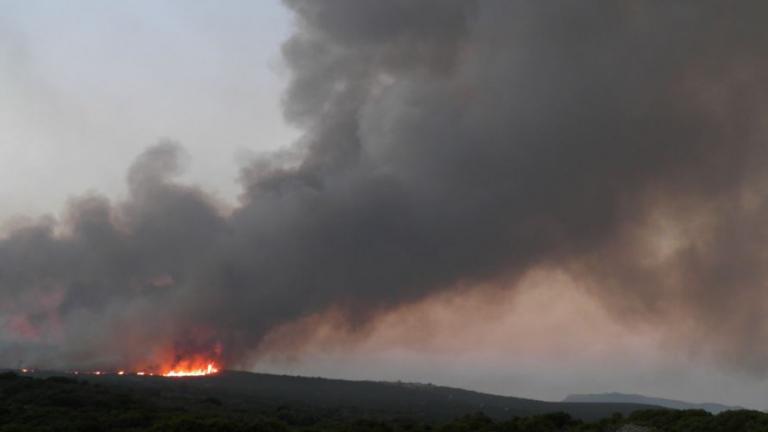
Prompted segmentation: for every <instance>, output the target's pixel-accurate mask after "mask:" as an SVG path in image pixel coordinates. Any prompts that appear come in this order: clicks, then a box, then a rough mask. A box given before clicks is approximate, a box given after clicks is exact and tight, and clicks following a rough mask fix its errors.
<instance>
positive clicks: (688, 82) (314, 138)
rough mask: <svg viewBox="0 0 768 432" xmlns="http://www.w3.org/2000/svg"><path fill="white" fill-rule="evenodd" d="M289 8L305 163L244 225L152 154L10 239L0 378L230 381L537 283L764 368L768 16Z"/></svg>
mask: <svg viewBox="0 0 768 432" xmlns="http://www.w3.org/2000/svg"><path fill="white" fill-rule="evenodd" d="M286 6H287V7H289V8H290V9H291V10H293V11H294V12H295V14H296V18H297V30H296V32H295V34H294V35H293V36H292V37H291V39H290V40H288V41H287V42H286V43H285V45H284V47H283V52H284V57H285V61H286V63H287V65H288V66H289V68H290V71H291V82H290V86H289V89H288V91H287V94H286V96H285V107H284V108H285V115H286V118H287V119H288V120H289V121H290V122H292V123H293V124H295V125H297V126H299V127H300V128H301V129H302V130H303V131H304V133H303V136H302V138H301V139H300V140H299V142H297V143H295V144H294V145H293V146H292V147H291V148H290V150H286V151H284V152H281V153H279V154H274V155H266V156H264V157H261V158H259V159H258V160H254V161H253V163H251V164H250V165H249V166H248V167H247V168H245V169H244V170H243V171H242V173H241V176H240V179H241V183H242V187H243V192H242V195H241V199H240V202H239V203H238V204H237V206H235V207H234V208H230V209H227V208H222V206H220V205H218V204H216V203H215V202H214V200H213V199H212V198H210V197H208V196H206V194H205V193H203V192H202V191H201V190H200V189H198V188H196V187H194V186H189V185H185V184H181V183H179V182H176V181H174V178H175V176H176V175H178V174H179V173H180V172H181V169H182V168H183V165H184V158H183V151H182V150H181V149H180V147H179V146H178V145H176V144H173V143H170V142H163V143H160V144H158V145H155V146H153V147H151V148H149V149H148V150H147V151H146V152H145V153H144V154H142V155H140V156H139V157H138V158H137V159H136V161H135V162H134V163H133V165H132V167H131V168H130V170H129V172H128V175H127V181H128V185H129V188H130V196H129V197H128V199H127V200H125V201H124V202H111V201H110V200H109V199H107V198H106V197H101V196H83V197H80V198H77V199H74V200H73V201H72V204H71V205H70V207H69V209H68V212H67V214H68V216H67V217H66V218H64V220H60V221H53V220H43V221H40V222H38V223H35V224H31V225H28V226H25V227H21V228H17V229H15V230H12V231H10V232H8V233H6V235H5V236H4V237H3V238H2V240H0V296H2V299H3V300H2V302H1V303H0V362H2V363H4V364H15V363H16V362H18V361H19V360H20V359H24V360H25V361H27V362H30V363H34V364H36V365H40V366H45V367H67V366H70V365H86V366H87V365H107V366H110V365H125V364H152V362H156V361H158V360H157V359H158V358H159V357H162V356H163V355H165V354H164V353H165V352H166V351H167V350H168V349H169V346H170V347H172V349H173V350H174V352H175V353H176V354H177V355H178V353H179V352H182V353H183V352H186V351H189V352H190V353H194V352H200V351H215V352H216V353H217V355H220V356H221V357H222V360H223V361H224V363H225V364H227V365H237V364H238V363H242V362H244V361H246V360H247V359H248V358H250V357H252V356H254V355H259V353H260V343H261V342H262V340H263V338H264V336H265V335H266V334H267V333H268V332H269V331H270V330H271V329H274V328H275V327H276V326H279V325H283V324H286V323H290V322H293V321H296V320H298V319H301V318H303V317H306V316H308V315H311V314H316V313H320V312H322V311H325V310H328V309H330V308H333V309H335V310H337V311H339V313H340V314H341V316H343V317H344V319H345V320H347V321H348V323H349V325H350V326H351V327H352V328H354V327H355V326H358V325H362V324H364V323H366V322H368V321H369V320H371V319H372V318H374V317H376V316H377V314H378V313H380V312H382V311H386V310H388V309H390V308H392V307H396V306H399V305H403V304H405V303H408V302H413V301H418V300H422V299H424V298H427V297H429V296H430V295H432V294H434V293H438V292H444V291H445V290H450V289H452V288H455V287H456V286H459V285H462V284H463V285H466V284H473V283H489V282H490V283H492V282H493V281H494V280H498V279H502V278H503V279H504V280H507V281H510V280H511V281H514V280H516V279H517V278H519V277H521V276H522V275H524V274H525V273H526V272H529V271H531V270H533V269H546V268H551V269H558V270H560V271H566V272H568V273H569V274H571V275H573V276H574V277H576V278H578V279H579V280H580V281H582V282H583V283H584V284H585V285H586V286H588V287H589V289H590V292H591V293H592V294H593V295H594V296H595V297H596V298H598V299H599V300H600V301H602V302H604V303H605V304H606V305H607V306H609V308H610V310H612V311H615V313H616V317H617V319H623V320H626V321H627V322H628V323H630V324H631V322H633V320H654V321H656V322H659V323H661V324H662V325H667V326H669V328H670V332H678V333H679V336H680V337H681V340H683V341H684V340H696V341H697V344H698V345H700V346H701V349H702V350H706V351H707V352H708V353H711V354H712V355H713V356H714V358H716V359H717V361H720V362H722V363H723V364H726V365H728V366H730V367H737V368H741V369H744V370H749V371H755V372H763V371H764V369H765V365H766V364H768V361H767V360H768V345H765V344H762V343H756V342H759V341H763V340H766V337H767V336H768V321H767V319H766V316H768V314H766V312H768V304H766V300H768V299H767V298H766V294H765V293H766V290H765V284H766V280H768V279H766V276H768V275H766V273H767V272H768V270H767V269H768V254H766V252H765V250H764V246H765V244H766V237H767V236H768V201H766V189H765V188H766V185H767V184H768V183H767V181H768V176H767V175H766V170H765V166H766V165H765V163H766V162H767V160H766V141H765V139H766V131H765V125H766V122H765V118H766V103H767V102H768V94H767V92H768V87H766V85H765V78H766V76H768V75H767V73H768V63H766V59H765V53H766V52H768V51H767V49H768V29H766V26H765V23H764V17H765V16H766V14H767V13H768V4H766V3H765V2H760V1H748V0H747V1H741V2H738V3H728V4H726V3H723V2H719V1H707V0H703V1H702V0H698V1H682V2H662V1H649V2H641V3H638V2H613V1H599V0H598V1H591V2H588V3H584V2H575V1H549V2H539V1H515V2H509V1H503V0H484V1H465V0H422V1H411V0H389V1H386V2H382V1H379V0H326V1H314V0H304V1H302V0H289V1H286ZM511 285H514V283H512V284H511ZM457 319H460V318H458V317H457ZM676 328H684V330H673V329H676Z"/></svg>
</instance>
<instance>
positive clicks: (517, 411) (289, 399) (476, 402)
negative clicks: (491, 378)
mask: <svg viewBox="0 0 768 432" xmlns="http://www.w3.org/2000/svg"><path fill="white" fill-rule="evenodd" d="M29 375H31V376H35V377H49V376H56V375H61V373H57V372H35V373H34V374H29ZM69 376H70V377H72V375H69ZM77 378H78V379H79V380H86V381H88V382H92V383H99V384H108V385H114V386H121V387H127V388H129V389H132V390H138V391H142V392H144V393H148V394H150V395H155V396H162V398H164V401H163V403H167V401H168V400H173V401H184V400H193V399H204V398H211V397H212V398H216V399H218V400H221V401H222V402H223V403H225V404H226V405H227V406H231V407H240V408H247V407H252V406H255V405H257V406H263V407H269V408H275V407H278V406H280V405H282V404H291V405H302V406H311V407H317V408H322V409H343V410H346V411H348V412H355V413H360V414H364V415H366V416H375V417H377V418H390V417H394V416H398V417H408V418H416V419H422V420H429V421H444V420H449V419H453V418H456V417H458V416H462V415H465V414H470V413H475V412H478V411H482V412H483V413H485V414H487V415H488V416H490V417H492V418H495V419H506V418H510V417H513V416H530V415H537V414H544V413H551V412H564V413H567V414H569V415H570V416H572V417H573V418H576V419H581V420H596V419H600V418H604V417H608V416H611V415H612V414H614V413H621V414H623V415H627V414H629V413H631V412H633V411H637V410H640V409H648V408H653V406H650V405H643V404H627V403H571V402H544V401H539V400H533V399H523V398H515V397H508V396H498V395H491V394H485V393H479V392H474V391H469V390H463V389H458V388H451V387H443V386H435V385H429V384H413V383H392V382H376V381H349V380H339V379H326V378H309V377H299V376H287V375H271V374H261V373H251V372H237V371H225V372H222V373H220V374H217V375H212V376H205V377H188V378H184V379H169V378H163V377H149V376H135V375H124V376H118V375H114V374H106V375H99V376H96V375H82V374H81V375H79V376H78V377H77Z"/></svg>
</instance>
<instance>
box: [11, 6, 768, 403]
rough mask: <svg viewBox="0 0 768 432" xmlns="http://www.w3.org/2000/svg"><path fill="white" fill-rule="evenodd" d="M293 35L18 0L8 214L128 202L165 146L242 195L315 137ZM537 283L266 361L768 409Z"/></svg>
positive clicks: (163, 9)
mask: <svg viewBox="0 0 768 432" xmlns="http://www.w3.org/2000/svg"><path fill="white" fill-rule="evenodd" d="M222 4H225V7H222ZM292 26H293V18H292V15H291V13H290V12H289V11H288V10H287V9H286V8H284V7H283V6H282V5H281V4H280V3H279V2H278V1H271V0H270V1H266V0H264V1H262V0H258V1H253V0H229V1H227V2H221V1H215V0H208V1H205V0H198V1H186V0H163V1H160V0H134V1H123V2H118V1H110V2H105V1H101V0H68V1H63V0H62V1H55V0H48V1H46V0H37V1H29V0H0V222H2V223H9V222H12V221H14V220H15V219H16V218H19V217H32V218H36V217H39V216H42V215H46V214H51V215H57V214H59V212H61V210H62V209H63V208H64V205H65V204H66V202H67V200H68V199H70V198H71V197H73V196H78V195H82V194H85V193H91V192H97V193H102V194H105V195H107V196H109V197H111V198H113V199H117V200H119V199H120V198H121V197H124V195H125V194H126V186H125V173H126V169H127V168H128V166H129V165H130V164H131V162H132V161H133V159H134V157H135V156H136V155H138V154H140V153H141V152H142V151H143V150H144V149H145V148H147V147H148V146H149V145H152V144H154V143H156V142H157V141H158V140H162V139H171V140H175V141H178V142H179V143H181V145H182V146H183V147H184V148H185V149H186V151H187V152H188V153H189V158H188V160H189V169H188V171H187V174H185V177H184V181H188V182H190V183H195V184H198V185H200V186H201V187H203V188H204V189H205V190H206V191H209V192H210V193H212V194H214V195H215V196H217V197H219V198H220V199H221V200H224V201H228V202H234V201H235V200H236V198H237V195H238V193H239V192H240V186H239V184H238V183H237V176H238V170H239V168H240V167H241V166H242V164H244V163H246V162H247V161H248V160H250V158H251V157H252V156H253V155H255V154H258V153H260V152H264V151H269V150H274V149H277V148H280V147H284V146H287V145H289V144H290V143H291V142H293V141H294V140H295V139H296V138H297V137H298V132H297V131H296V130H295V129H293V128H292V127H291V126H289V125H287V124H286V122H285V121H284V119H283V117H282V111H281V100H282V92H283V90H284V88H285V86H286V84H287V79H288V78H287V73H288V72H287V69H286V67H285V66H284V65H283V60H282V58H281V51H280V49H281V43H282V42H283V41H284V40H285V39H286V38H287V37H288V36H289V35H290V34H291V31H292ZM530 284H531V285H537V284H538V285H540V287H539V288H541V286H543V287H544V288H541V289H538V290H523V293H522V294H521V295H512V294H509V295H506V294H505V295H504V296H503V301H499V298H497V297H493V298H491V297H488V295H487V294H485V293H475V292H474V291H471V290H470V291H469V292H462V293H461V296H460V297H457V296H455V295H446V296H439V297H437V298H436V299H430V300H429V301H425V302H420V303H416V304H415V305H409V306H407V307H404V308H396V309H395V310H394V311H392V312H391V313H388V314H386V315H385V316H383V317H381V318H379V319H377V320H376V324H375V325H374V326H373V330H372V331H371V332H370V333H369V334H367V337H366V338H364V340H362V341H361V340H358V339H355V340H353V341H350V340H345V339H344V337H341V336H338V335H334V336H328V337H327V339H323V338H322V337H320V338H319V339H318V340H317V341H316V342H315V345H312V346H311V347H310V348H309V349H306V350H304V351H303V352H302V353H301V354H300V355H298V356H296V357H292V356H290V355H289V356H285V355H278V356H274V357H269V358H265V359H262V360H261V361H260V362H257V363H255V364H254V365H253V367H254V368H255V369H259V370H269V371H278V372H289V373H301V374H314V375H328V376H336V377H342V378H357V379H364V378H371V379H390V380H397V379H402V380H409V381H431V382H434V383H440V384H447V385H456V386H463V387H467V388H473V389H478V390H484V391H490V392H494V393H500V394H507V395H516V396H525V397H536V398H543V399H560V398H562V397H564V396H565V395H566V394H568V393H579V392H603V391H623V392H641V393H645V394H648V395H651V396H665V397H675V398H683V399H688V400H693V401H704V400H707V401H717V402H723V403H734V404H742V405H746V406H751V407H756V408H765V406H764V404H763V403H762V401H763V400H766V398H768V391H766V390H765V389H764V382H763V380H762V379H761V378H760V379H756V377H755V376H754V375H750V374H746V373H742V372H738V371H733V370H730V369H720V368H718V367H716V365H713V364H711V363H699V362H696V361H692V360H691V358H690V357H688V356H685V355H683V354H681V353H680V352H679V351H678V350H676V349H672V348H671V347H670V345H669V344H672V343H674V342H670V341H667V340H665V339H664V337H663V336H662V335H661V333H660V332H656V331H655V330H654V328H653V326H652V325H651V326H647V327H642V328H637V327H628V326H626V325H622V324H618V323H616V322H615V321H614V320H612V318H611V316H610V314H608V313H607V312H605V310H603V309H602V307H601V306H600V305H598V304H597V302H595V301H594V300H593V299H592V298H591V297H589V296H587V295H586V294H583V292H582V291H580V289H579V288H575V289H571V288H573V287H570V284H571V282H570V281H568V280H563V279H560V278H558V277H552V276H551V275H550V276H544V277H543V279H541V280H534V281H531V282H530ZM467 305H470V306H467ZM464 314H469V315H470V316H468V317H466V316H463V315H464ZM456 316H462V318H463V319H462V320H460V322H459V324H457V323H456V320H455V319H451V317H456ZM414 317H418V318H414ZM457 326H458V327H457ZM414 328H417V329H424V328H429V329H430V331H425V332H424V334H421V333H419V332H414V331H413V329H414ZM330 332H331V333H333V331H330ZM320 333H321V334H322V332H320Z"/></svg>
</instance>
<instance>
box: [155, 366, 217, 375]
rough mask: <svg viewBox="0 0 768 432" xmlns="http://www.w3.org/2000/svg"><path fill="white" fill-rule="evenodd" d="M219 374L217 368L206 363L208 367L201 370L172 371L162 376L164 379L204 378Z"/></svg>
mask: <svg viewBox="0 0 768 432" xmlns="http://www.w3.org/2000/svg"><path fill="white" fill-rule="evenodd" d="M217 372H219V368H217V367H216V366H215V365H214V364H213V363H208V365H207V366H206V367H205V368H204V369H203V368H200V369H173V370H170V371H168V372H166V373H164V374H163V376H166V377H185V376H204V375H211V374H215V373H217Z"/></svg>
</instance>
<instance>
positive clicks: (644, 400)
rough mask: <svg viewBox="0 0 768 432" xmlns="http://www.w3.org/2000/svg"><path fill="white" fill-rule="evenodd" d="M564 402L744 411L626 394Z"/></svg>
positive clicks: (571, 398) (577, 397)
mask: <svg viewBox="0 0 768 432" xmlns="http://www.w3.org/2000/svg"><path fill="white" fill-rule="evenodd" d="M563 402H578V403H634V404H646V405H656V406H660V407H664V408H672V409H703V410H705V411H709V412H711V413H713V414H717V413H719V412H723V411H729V410H739V409H744V408H742V407H739V406H728V405H721V404H716V403H691V402H684V401H679V400H674V399H664V398H657V397H649V396H643V395H637V394H626V393H596V394H572V395H568V397H566V398H565V399H563Z"/></svg>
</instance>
